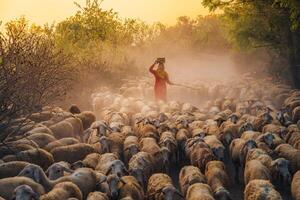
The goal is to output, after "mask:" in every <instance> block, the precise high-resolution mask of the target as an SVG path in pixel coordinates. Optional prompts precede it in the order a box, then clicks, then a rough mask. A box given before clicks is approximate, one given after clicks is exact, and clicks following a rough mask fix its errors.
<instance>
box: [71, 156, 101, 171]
mask: <svg viewBox="0 0 300 200" xmlns="http://www.w3.org/2000/svg"><path fill="white" fill-rule="evenodd" d="M100 157H101V155H100V154H99V153H91V154H89V155H87V156H86V157H85V158H84V159H83V160H80V161H77V162H75V163H73V164H72V168H73V169H78V168H82V167H88V168H92V169H96V167H97V165H98V162H99V159H100Z"/></svg>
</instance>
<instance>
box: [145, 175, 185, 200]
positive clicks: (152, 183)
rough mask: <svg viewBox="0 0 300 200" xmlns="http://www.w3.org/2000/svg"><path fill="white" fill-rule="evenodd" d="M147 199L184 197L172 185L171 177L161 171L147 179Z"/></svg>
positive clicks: (166, 199) (162, 199) (165, 199)
mask: <svg viewBox="0 0 300 200" xmlns="http://www.w3.org/2000/svg"><path fill="white" fill-rule="evenodd" d="M147 194H148V200H173V199H175V198H176V196H177V197H181V198H182V199H184V197H183V196H182V194H181V193H180V192H179V191H178V190H177V189H176V188H175V187H174V186H173V183H172V179H171V178H170V177H169V176H168V175H166V174H162V173H156V174H153V175H152V176H151V177H150V178H149V181H148V187H147Z"/></svg>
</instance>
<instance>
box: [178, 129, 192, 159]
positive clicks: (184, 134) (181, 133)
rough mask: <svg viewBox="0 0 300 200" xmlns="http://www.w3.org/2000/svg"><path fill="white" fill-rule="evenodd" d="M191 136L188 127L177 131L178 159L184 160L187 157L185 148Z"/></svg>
mask: <svg viewBox="0 0 300 200" xmlns="http://www.w3.org/2000/svg"><path fill="white" fill-rule="evenodd" d="M189 138H191V133H190V132H189V131H188V130H187V129H179V130H178V132H177V133H176V140H177V145H178V152H179V154H178V160H183V159H184V158H185V154H184V149H185V145H186V141H187V140H188V139H189Z"/></svg>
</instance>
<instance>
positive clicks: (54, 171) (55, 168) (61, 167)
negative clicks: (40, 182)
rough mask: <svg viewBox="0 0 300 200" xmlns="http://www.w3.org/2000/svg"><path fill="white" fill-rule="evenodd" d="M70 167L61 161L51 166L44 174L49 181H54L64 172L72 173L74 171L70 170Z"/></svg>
mask: <svg viewBox="0 0 300 200" xmlns="http://www.w3.org/2000/svg"><path fill="white" fill-rule="evenodd" d="M70 167H71V165H70V164H69V163H67V162H64V161H61V162H57V163H54V164H52V165H51V166H50V167H49V168H48V169H47V171H46V172H45V173H46V174H47V175H48V178H49V179H50V180H56V179H58V178H60V177H63V176H64V175H65V172H68V173H73V172H74V171H73V170H71V169H70Z"/></svg>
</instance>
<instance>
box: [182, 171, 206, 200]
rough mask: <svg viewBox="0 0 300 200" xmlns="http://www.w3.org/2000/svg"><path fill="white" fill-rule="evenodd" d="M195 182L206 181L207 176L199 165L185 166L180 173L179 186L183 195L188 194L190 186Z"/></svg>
mask: <svg viewBox="0 0 300 200" xmlns="http://www.w3.org/2000/svg"><path fill="white" fill-rule="evenodd" d="M195 183H206V178H205V176H204V175H203V174H202V173H201V171H200V170H199V169H198V168H197V167H194V166H185V167H183V168H182V169H181V170H180V173H179V186H180V190H181V192H182V194H183V196H186V193H187V190H188V188H189V186H191V185H193V184H195Z"/></svg>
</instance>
